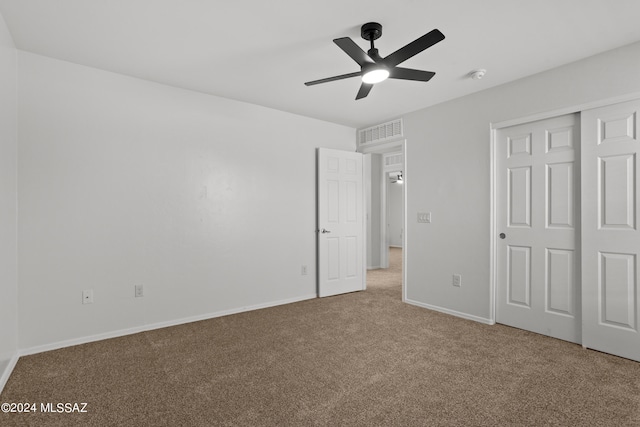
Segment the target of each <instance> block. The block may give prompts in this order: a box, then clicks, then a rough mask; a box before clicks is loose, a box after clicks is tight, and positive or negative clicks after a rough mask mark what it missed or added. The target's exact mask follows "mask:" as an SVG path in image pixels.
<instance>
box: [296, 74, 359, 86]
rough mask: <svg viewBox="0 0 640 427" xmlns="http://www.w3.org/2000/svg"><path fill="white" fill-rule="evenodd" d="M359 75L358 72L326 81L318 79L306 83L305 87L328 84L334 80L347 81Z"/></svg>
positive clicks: (329, 78)
mask: <svg viewBox="0 0 640 427" xmlns="http://www.w3.org/2000/svg"><path fill="white" fill-rule="evenodd" d="M360 74H362V73H361V72H360V71H357V72H355V73H349V74H341V75H339V76H334V77H327V78H326V79H320V80H314V81H311V82H306V83H305V85H307V86H313V85H317V84H320V83H329V82H333V81H336V80H342V79H348V78H350V77H358V76H360Z"/></svg>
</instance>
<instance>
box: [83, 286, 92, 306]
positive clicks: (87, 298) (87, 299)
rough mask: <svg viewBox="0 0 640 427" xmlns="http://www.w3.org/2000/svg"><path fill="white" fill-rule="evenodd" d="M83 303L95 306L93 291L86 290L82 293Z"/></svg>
mask: <svg viewBox="0 0 640 427" xmlns="http://www.w3.org/2000/svg"><path fill="white" fill-rule="evenodd" d="M82 303H83V304H93V289H85V290H84V291H82Z"/></svg>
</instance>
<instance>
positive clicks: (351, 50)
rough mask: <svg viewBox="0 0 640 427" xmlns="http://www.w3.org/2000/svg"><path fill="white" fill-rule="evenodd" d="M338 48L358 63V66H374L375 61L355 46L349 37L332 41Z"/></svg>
mask: <svg viewBox="0 0 640 427" xmlns="http://www.w3.org/2000/svg"><path fill="white" fill-rule="evenodd" d="M333 42H334V43H335V44H337V45H338V47H339V48H340V49H342V50H344V52H345V53H346V54H347V55H349V56H350V57H351V59H353V60H354V61H356V62H357V63H358V65H359V66H361V67H362V66H363V65H364V64H375V61H374V60H373V59H371V57H370V56H369V55H367V52H365V51H364V50H362V49H361V48H360V46H358V45H357V44H356V42H354V41H353V40H351V39H350V38H349V37H341V38H339V39H335V40H333Z"/></svg>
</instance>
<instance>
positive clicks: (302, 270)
mask: <svg viewBox="0 0 640 427" xmlns="http://www.w3.org/2000/svg"><path fill="white" fill-rule="evenodd" d="M300 273H302V275H303V276H306V275H307V274H309V271H308V270H307V266H306V265H303V266H302V269H301V270H300Z"/></svg>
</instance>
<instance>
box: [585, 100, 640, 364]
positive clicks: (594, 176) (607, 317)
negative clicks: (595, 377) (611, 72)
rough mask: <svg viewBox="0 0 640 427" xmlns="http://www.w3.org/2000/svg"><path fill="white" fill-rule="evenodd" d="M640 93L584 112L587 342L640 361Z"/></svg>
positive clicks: (590, 346) (591, 346) (597, 347)
mask: <svg viewBox="0 0 640 427" xmlns="http://www.w3.org/2000/svg"><path fill="white" fill-rule="evenodd" d="M639 120H640V100H638V101H632V102H625V103H622V104H616V105H612V106H607V107H602V108H596V109H593V110H587V111H584V112H583V113H582V134H583V142H582V144H583V145H582V194H583V196H582V248H583V250H582V257H583V265H582V277H583V281H582V286H583V291H582V292H583V293H582V304H583V305H582V307H583V316H584V321H583V323H584V332H583V345H584V346H585V347H589V348H593V349H596V350H600V351H604V352H607V353H613V354H616V355H618V356H622V357H627V358H630V359H634V360H638V361H640V333H639V332H638V327H639V325H638V319H639V318H640V304H638V303H639V301H638V298H639V296H638V256H639V254H640V234H639V233H638V188H639V186H640V181H639V179H640V178H639V175H638V167H637V165H638V152H639V148H638V145H639V144H640V142H639V141H638V133H637V132H638V125H639Z"/></svg>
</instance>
